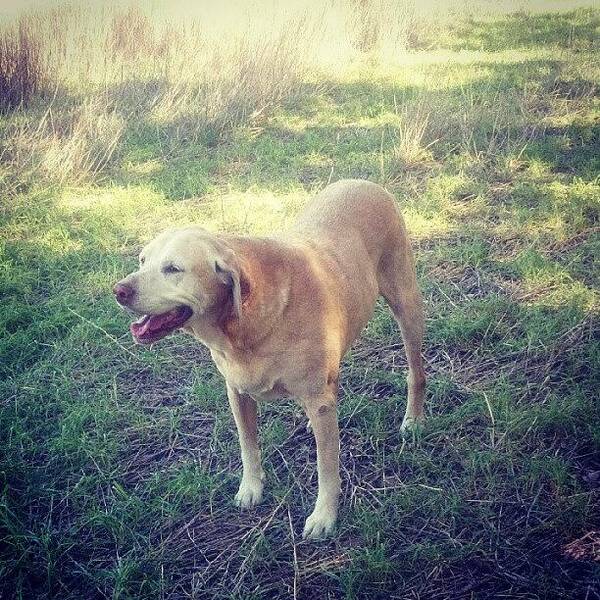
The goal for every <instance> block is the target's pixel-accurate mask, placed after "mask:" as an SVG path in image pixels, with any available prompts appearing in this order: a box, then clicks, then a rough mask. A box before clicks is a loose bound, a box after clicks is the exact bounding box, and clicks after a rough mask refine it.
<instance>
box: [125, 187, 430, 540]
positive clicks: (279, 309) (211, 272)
mask: <svg viewBox="0 0 600 600" xmlns="http://www.w3.org/2000/svg"><path fill="white" fill-rule="evenodd" d="M114 293H115V296H116V299H117V301H118V302H119V303H120V304H121V305H123V306H125V307H127V308H129V309H131V310H132V311H134V312H135V313H137V314H139V315H142V317H141V318H140V319H139V320H138V321H136V322H135V323H132V325H131V333H132V334H133V337H134V338H135V340H136V341H137V342H139V343H141V344H150V343H152V342H155V341H157V340H159V339H160V338H162V337H164V336H166V335H167V334H169V333H171V332H172V331H175V330H176V329H182V330H184V331H186V332H188V333H190V334H192V335H194V336H195V337H196V338H197V339H198V340H199V341H200V342H202V343H203V344H205V345H206V346H207V347H208V348H209V349H210V353H211V355H212V358H213V360H214V362H215V364H216V366H217V368H218V369H219V371H220V372H221V373H222V375H223V377H224V378H225V381H226V384H227V395H228V398H229V403H230V405H231V410H232V412H233V416H234V419H235V423H236V425H237V429H238V434H239V441H240V447H241V456H242V465H243V471H242V479H241V483H240V488H239V491H238V493H237V495H236V501H237V504H238V505H239V506H241V507H249V506H253V505H255V504H257V503H259V502H260V501H261V499H262V493H263V480H264V473H263V470H262V466H261V459H260V450H259V447H258V441H257V425H256V401H257V400H266V399H273V398H281V397H289V398H294V399H296V400H297V401H298V402H299V403H300V405H301V406H302V407H303V408H304V410H305V411H306V414H307V415H308V418H309V422H310V424H311V427H312V430H313V433H314V436H315V440H316V444H317V470H318V482H319V491H318V494H317V500H316V504H315V508H314V510H313V512H312V514H311V515H310V516H309V517H308V519H307V520H306V525H305V527H304V537H310V538H316V537H319V536H321V535H323V534H327V533H329V532H330V531H331V530H332V529H333V527H334V524H335V521H336V518H337V510H338V497H339V494H340V476H339V432H338V423H337V415H336V396H337V388H338V375H339V370H340V361H341V360H342V357H343V356H344V354H345V353H346V351H347V350H348V348H349V347H350V344H352V342H353V340H354V339H355V338H356V337H357V336H358V335H359V333H360V331H361V330H362V328H363V327H364V326H365V324H366V323H367V321H368V320H369V319H370V317H371V315H372V314H373V308H374V306H375V301H376V300H377V297H378V296H379V295H380V294H381V295H382V296H383V297H384V298H385V300H386V301H387V303H388V304H389V306H390V308H391V309H392V312H393V313H394V317H395V318H396V320H397V322H398V324H399V326H400V330H401V332H402V337H403V339H404V345H405V349H406V355H407V359H408V402H407V407H406V413H405V416H404V421H403V424H402V428H403V429H405V428H408V427H411V426H412V425H413V424H415V423H416V422H417V421H419V420H420V419H422V418H423V400H424V394H425V374H424V370H423V362H422V357H421V346H422V338H423V309H422V300H421V294H420V291H419V289H418V287H417V281H416V278H415V268H414V261H413V254H412V251H411V246H410V242H409V239H408V236H407V233H406V229H405V226H404V222H403V220H402V217H401V216H400V214H399V213H398V211H397V209H396V206H395V204H394V199H393V197H392V196H391V195H390V194H389V193H387V192H386V191H385V190H384V189H383V188H382V187H380V186H378V185H376V184H374V183H370V182H367V181H359V180H344V181H338V182H337V183H334V184H332V185H329V186H328V187H326V188H325V189H324V190H323V191H322V192H321V193H320V194H319V195H318V196H317V197H316V198H314V200H313V201H312V202H311V203H310V204H309V205H308V206H307V207H306V209H305V210H304V211H303V213H302V214H301V215H300V217H299V219H298V221H297V222H296V225H295V226H294V227H293V229H291V230H290V231H287V232H285V233H283V234H281V235H279V236H276V237H270V238H251V237H242V236H236V235H215V234H212V233H209V232H208V231H205V230H204V229H202V228H200V227H196V226H191V227H184V228H181V229H174V230H170V231H166V232H164V233H162V234H161V235H159V236H158V237H157V238H156V239H155V240H153V241H152V242H150V243H149V244H148V245H147V246H146V247H145V248H144V249H143V250H142V252H141V253H140V266H139V269H138V270H137V271H136V272H134V273H131V274H130V275H128V276H127V277H125V278H124V279H122V280H121V281H119V282H118V283H117V284H116V285H115V287H114Z"/></svg>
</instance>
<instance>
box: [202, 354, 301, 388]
mask: <svg viewBox="0 0 600 600" xmlns="http://www.w3.org/2000/svg"><path fill="white" fill-rule="evenodd" d="M211 355H212V358H213V360H214V362H215V365H216V366H217V369H218V370H219V372H220V373H221V375H223V377H224V378H225V380H226V381H227V383H228V384H229V385H230V386H231V387H233V388H234V389H236V390H237V391H238V392H240V393H242V394H249V395H250V396H252V397H253V398H255V399H256V400H273V399H275V398H285V397H287V396H289V395H290V393H289V391H288V389H287V387H286V385H285V382H284V381H283V379H282V377H281V370H282V369H281V365H279V364H278V361H277V360H274V359H273V358H272V357H269V358H262V359H256V358H255V359H254V360H253V361H252V363H251V364H248V363H245V362H241V361H239V362H238V361H235V360H231V359H228V358H226V357H225V356H224V355H222V354H220V353H218V352H213V351H212V350H211Z"/></svg>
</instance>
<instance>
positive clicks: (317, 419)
mask: <svg viewBox="0 0 600 600" xmlns="http://www.w3.org/2000/svg"><path fill="white" fill-rule="evenodd" d="M302 404H303V406H304V409H305V410H306V414H307V416H308V418H309V420H310V424H311V427H312V430H313V433H314V436H315V441H316V442H317V473H318V476H319V492H318V494H317V502H316V504H315V509H314V510H313V512H312V514H311V515H310V516H309V517H308V519H306V525H305V526H304V533H303V534H302V535H303V537H304V538H313V539H314V538H318V537H321V536H322V535H327V534H329V533H331V531H332V530H333V527H334V525H335V521H336V519H337V511H338V502H339V495H340V472H339V455H340V434H339V429H338V421H337V410H336V398H335V394H333V395H331V394H327V395H324V396H322V397H319V398H315V399H313V400H310V401H304V402H303V403H302Z"/></svg>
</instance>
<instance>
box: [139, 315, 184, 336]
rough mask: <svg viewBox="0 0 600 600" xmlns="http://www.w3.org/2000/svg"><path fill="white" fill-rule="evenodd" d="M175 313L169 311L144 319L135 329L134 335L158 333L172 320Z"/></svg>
mask: <svg viewBox="0 0 600 600" xmlns="http://www.w3.org/2000/svg"><path fill="white" fill-rule="evenodd" d="M174 312H175V311H172V310H171V311H169V312H166V313H162V314H160V315H152V316H151V317H150V318H149V319H146V320H145V321H144V322H143V323H142V324H141V326H140V328H139V329H137V328H136V329H137V331H136V334H137V335H138V336H143V335H146V334H147V333H148V332H149V331H158V330H160V329H162V328H163V327H164V325H165V324H166V323H168V322H169V321H170V320H171V319H172V318H173V313H174Z"/></svg>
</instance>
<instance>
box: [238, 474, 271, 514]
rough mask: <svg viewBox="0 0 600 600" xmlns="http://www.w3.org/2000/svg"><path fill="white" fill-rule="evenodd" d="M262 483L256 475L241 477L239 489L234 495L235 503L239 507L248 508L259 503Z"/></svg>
mask: <svg viewBox="0 0 600 600" xmlns="http://www.w3.org/2000/svg"><path fill="white" fill-rule="evenodd" d="M263 487H264V484H263V482H262V480H261V479H260V478H258V477H242V481H241V482H240V489H239V490H238V493H237V494H236V495H235V504H236V506H239V507H240V508H250V507H251V506H256V505H257V504H260V502H261V500H262V494H263Z"/></svg>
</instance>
